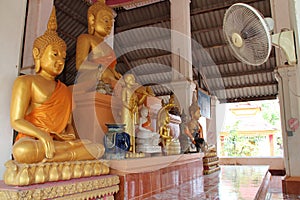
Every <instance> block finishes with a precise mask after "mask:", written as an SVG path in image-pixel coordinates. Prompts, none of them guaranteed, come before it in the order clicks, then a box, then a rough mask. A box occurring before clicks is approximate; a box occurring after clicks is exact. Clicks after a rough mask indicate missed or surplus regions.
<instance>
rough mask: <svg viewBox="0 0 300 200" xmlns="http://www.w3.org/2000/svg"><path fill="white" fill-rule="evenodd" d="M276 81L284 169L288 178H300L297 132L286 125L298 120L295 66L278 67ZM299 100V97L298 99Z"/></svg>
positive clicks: (298, 136) (299, 139) (299, 140)
mask: <svg viewBox="0 0 300 200" xmlns="http://www.w3.org/2000/svg"><path fill="white" fill-rule="evenodd" d="M277 72H278V73H277V74H276V79H277V81H278V89H279V95H278V96H279V103H280V115H281V116H280V117H281V126H282V139H283V148H284V160H285V169H286V174H287V175H288V176H300V169H299V167H298V166H299V164H300V159H299V145H300V135H299V130H296V132H293V131H292V130H291V128H290V127H289V125H288V120H289V119H291V118H298V119H299V116H298V112H297V110H298V109H297V107H298V105H297V97H295V90H296V68H295V66H282V67H278V70H277ZM298 98H299V97H298Z"/></svg>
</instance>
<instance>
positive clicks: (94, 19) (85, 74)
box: [76, 0, 121, 89]
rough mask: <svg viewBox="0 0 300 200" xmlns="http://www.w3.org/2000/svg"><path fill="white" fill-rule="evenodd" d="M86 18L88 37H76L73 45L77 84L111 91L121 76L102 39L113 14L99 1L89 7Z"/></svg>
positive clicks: (110, 24)
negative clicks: (86, 83) (93, 85)
mask: <svg viewBox="0 0 300 200" xmlns="http://www.w3.org/2000/svg"><path fill="white" fill-rule="evenodd" d="M87 18H88V33H87V34H81V35H79V37H78V38H77V44H76V69H77V70H78V76H77V83H79V82H80V83H83V82H87V81H90V80H92V82H95V83H96V82H98V81H100V82H101V85H102V84H108V85H109V86H111V89H113V88H114V86H115V84H116V83H117V81H118V80H119V79H120V78H121V74H119V73H118V72H117V71H116V70H115V66H116V63H117V62H116V55H115V53H114V51H113V49H112V48H111V47H110V46H109V45H108V44H107V43H106V42H105V41H104V38H105V37H106V36H108V35H109V34H110V32H111V29H112V25H113V19H114V11H113V10H112V9H111V8H109V7H108V6H107V5H106V4H105V0H98V1H96V2H95V3H94V4H93V5H91V6H90V7H89V9H88V13H87ZM98 84H99V83H98ZM87 87H91V86H90V85H88V86H87ZM87 89H90V88H87Z"/></svg>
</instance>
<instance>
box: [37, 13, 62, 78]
mask: <svg viewBox="0 0 300 200" xmlns="http://www.w3.org/2000/svg"><path fill="white" fill-rule="evenodd" d="M56 29H57V23H56V14H55V7H53V9H52V13H51V16H50V18H49V22H48V26H47V30H46V32H45V33H44V34H43V35H42V36H40V37H38V38H37V39H35V41H34V43H33V50H32V54H33V58H34V62H35V71H36V73H38V72H39V71H40V70H41V66H42V67H44V66H48V64H49V61H52V62H56V63H54V65H55V69H53V70H54V71H56V72H55V74H56V75H58V74H60V73H61V72H62V70H63V67H64V59H65V57H66V50H67V45H66V43H65V41H64V40H63V39H61V38H60V37H59V36H58V34H57V32H56ZM45 61H48V63H45ZM54 65H53V66H54Z"/></svg>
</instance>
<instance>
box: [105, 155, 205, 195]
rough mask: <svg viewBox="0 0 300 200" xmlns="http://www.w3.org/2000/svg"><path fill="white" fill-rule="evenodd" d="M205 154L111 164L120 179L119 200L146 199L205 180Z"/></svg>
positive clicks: (115, 161)
mask: <svg viewBox="0 0 300 200" xmlns="http://www.w3.org/2000/svg"><path fill="white" fill-rule="evenodd" d="M203 156H204V154H203V153H196V154H181V155H172V156H158V157H147V158H140V159H126V160H110V170H111V174H116V175H118V176H119V178H120V191H119V192H118V193H117V194H116V199H133V198H134V199H144V198H147V197H150V196H151V195H154V194H156V193H160V192H162V191H164V190H167V189H170V188H172V187H175V186H176V185H179V184H181V183H183V182H186V181H189V180H191V179H194V178H196V177H200V176H202V170H203V163H202V158H203Z"/></svg>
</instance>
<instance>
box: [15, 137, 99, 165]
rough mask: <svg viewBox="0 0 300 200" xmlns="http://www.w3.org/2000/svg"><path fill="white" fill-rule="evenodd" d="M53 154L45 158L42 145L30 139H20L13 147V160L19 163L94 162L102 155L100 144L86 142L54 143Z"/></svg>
mask: <svg viewBox="0 0 300 200" xmlns="http://www.w3.org/2000/svg"><path fill="white" fill-rule="evenodd" d="M54 146H55V154H54V156H53V158H46V156H45V151H44V148H43V146H42V143H41V142H40V141H39V140H35V139H31V138H21V139H20V140H18V141H17V142H16V143H15V144H14V146H13V156H14V159H15V160H16V161H18V162H20V163H28V164H29V163H38V162H64V161H75V160H94V159H98V158H100V157H101V156H102V155H103V154H104V147H103V145H102V144H95V143H89V142H86V141H84V142H83V141H81V140H77V141H71V142H68V141H63V142H62V141H54Z"/></svg>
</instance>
